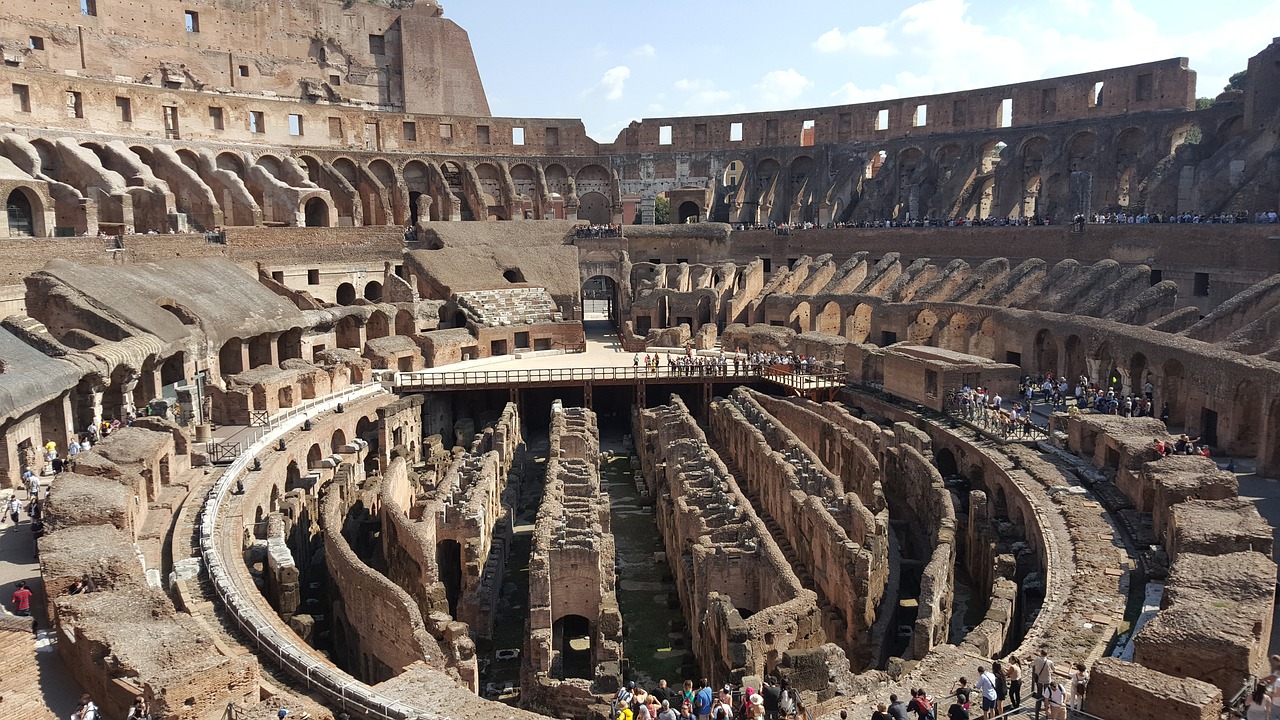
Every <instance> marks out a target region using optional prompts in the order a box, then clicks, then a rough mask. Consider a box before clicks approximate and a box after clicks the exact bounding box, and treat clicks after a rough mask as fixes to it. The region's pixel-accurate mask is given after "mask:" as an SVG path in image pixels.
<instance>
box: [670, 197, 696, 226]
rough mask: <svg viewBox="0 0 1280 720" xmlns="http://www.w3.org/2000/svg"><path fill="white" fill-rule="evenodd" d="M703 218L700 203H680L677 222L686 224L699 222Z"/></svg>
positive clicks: (686, 201)
mask: <svg viewBox="0 0 1280 720" xmlns="http://www.w3.org/2000/svg"><path fill="white" fill-rule="evenodd" d="M701 217H702V208H699V207H698V203H696V202H694V201H692V200H685V201H684V202H682V203H680V207H679V208H678V209H677V211H676V222H678V223H680V224H682V225H683V224H684V223H687V222H698V220H699V219H701Z"/></svg>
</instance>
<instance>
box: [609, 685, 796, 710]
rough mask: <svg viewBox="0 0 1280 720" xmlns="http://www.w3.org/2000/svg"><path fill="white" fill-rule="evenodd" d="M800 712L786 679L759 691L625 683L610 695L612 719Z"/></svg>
mask: <svg viewBox="0 0 1280 720" xmlns="http://www.w3.org/2000/svg"><path fill="white" fill-rule="evenodd" d="M803 712H804V708H803V705H802V704H801V701H800V694H799V693H797V692H795V691H794V690H792V689H791V687H790V685H788V683H787V681H786V680H782V681H777V680H774V679H772V678H769V679H766V682H765V684H764V685H762V686H761V687H759V688H755V687H751V686H747V687H735V686H733V685H724V686H722V687H721V688H720V690H719V691H716V690H714V689H713V688H712V687H711V683H710V682H708V681H707V679H706V678H703V679H702V680H701V681H700V682H699V683H698V685H697V687H696V688H695V687H694V684H693V681H692V680H685V681H684V685H683V686H682V687H680V688H675V687H668V686H667V681H666V680H659V681H658V685H657V687H655V688H653V689H652V691H649V690H646V689H645V688H644V687H641V686H639V685H637V684H636V683H635V682H629V683H626V684H625V685H623V686H622V687H621V688H619V689H618V692H617V693H616V694H615V695H614V698H613V704H612V713H611V715H610V717H612V718H614V720H732V719H733V718H735V717H737V718H739V719H740V720H757V719H758V720H789V719H790V718H795V717H797V716H798V715H800V714H802V713H803Z"/></svg>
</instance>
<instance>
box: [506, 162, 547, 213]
mask: <svg viewBox="0 0 1280 720" xmlns="http://www.w3.org/2000/svg"><path fill="white" fill-rule="evenodd" d="M510 174H511V184H512V191H513V193H514V195H515V202H516V206H517V207H516V211H517V212H522V213H523V214H524V217H525V219H527V220H541V219H542V204H541V202H540V199H541V198H540V193H539V192H538V173H537V171H535V170H534V169H533V167H532V166H531V165H529V164H528V163H516V164H515V165H512V166H511V171H510Z"/></svg>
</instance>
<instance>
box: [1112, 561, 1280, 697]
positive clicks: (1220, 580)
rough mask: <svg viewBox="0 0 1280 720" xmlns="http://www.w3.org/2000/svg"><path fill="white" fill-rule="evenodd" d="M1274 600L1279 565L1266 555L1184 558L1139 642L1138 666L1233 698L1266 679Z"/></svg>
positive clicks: (1135, 649)
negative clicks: (1251, 680) (1245, 683)
mask: <svg viewBox="0 0 1280 720" xmlns="http://www.w3.org/2000/svg"><path fill="white" fill-rule="evenodd" d="M1275 596H1276V564H1275V563H1274V562H1272V561H1271V559H1270V558H1268V557H1267V556H1266V555H1263V554H1262V553H1259V552H1237V553H1231V554H1228V555H1216V556H1209V555H1195V554H1192V553H1182V554H1180V555H1179V556H1178V559H1177V560H1176V561H1175V562H1174V563H1173V566H1172V568H1171V570H1170V573H1169V580H1168V582H1167V583H1166V584H1165V590H1164V598H1163V599H1162V601H1161V603H1160V612H1158V613H1156V616H1155V617H1154V618H1152V619H1151V621H1150V622H1148V623H1147V624H1146V625H1144V626H1143V627H1142V629H1141V630H1140V631H1139V632H1138V634H1137V635H1136V636H1135V637H1134V640H1133V661H1134V662H1136V663H1138V664H1139V665H1143V666H1145V667H1147V668H1150V669H1152V670H1156V671H1158V672H1162V673H1166V674H1168V675H1173V676H1175V677H1190V678H1195V679H1197V680H1203V681H1205V682H1207V683H1211V684H1213V685H1215V686H1217V687H1218V689H1220V690H1221V691H1222V692H1223V694H1224V695H1230V694H1232V693H1234V692H1235V691H1237V690H1239V689H1240V679H1241V678H1243V677H1247V676H1250V675H1252V676H1255V677H1262V676H1263V675H1265V674H1266V672H1267V638H1269V637H1271V620H1272V614H1273V611H1274V605H1275Z"/></svg>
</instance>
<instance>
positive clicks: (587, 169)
mask: <svg viewBox="0 0 1280 720" xmlns="http://www.w3.org/2000/svg"><path fill="white" fill-rule="evenodd" d="M612 178H613V174H612V173H610V172H609V171H608V170H607V169H606V168H605V167H604V166H603V165H595V164H592V165H586V166H584V167H583V168H582V169H581V170H579V171H578V173H577V174H576V175H575V176H574V181H575V184H576V185H577V187H578V193H579V195H585V194H586V193H591V192H597V193H600V194H601V195H604V196H605V197H606V198H608V197H610V196H611V195H612V194H613V193H612V187H611V180H612Z"/></svg>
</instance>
